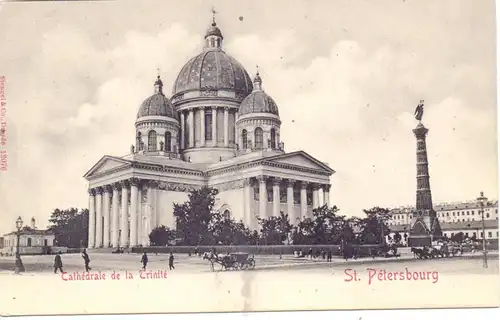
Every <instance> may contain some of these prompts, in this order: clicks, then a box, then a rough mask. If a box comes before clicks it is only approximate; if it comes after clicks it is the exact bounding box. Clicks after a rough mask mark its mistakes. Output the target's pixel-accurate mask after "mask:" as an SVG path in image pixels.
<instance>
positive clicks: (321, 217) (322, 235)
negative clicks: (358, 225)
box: [292, 205, 355, 245]
mask: <svg viewBox="0 0 500 320" xmlns="http://www.w3.org/2000/svg"><path fill="white" fill-rule="evenodd" d="M338 211H339V209H338V208H337V207H336V206H332V207H328V206H326V205H325V206H323V207H319V208H316V209H314V210H313V217H312V218H306V219H304V220H302V221H301V222H299V224H298V225H297V227H296V228H294V230H293V232H292V241H293V244H305V245H315V244H339V243H340V242H341V241H342V240H345V241H351V242H352V240H353V239H354V238H355V237H354V231H353V229H352V226H351V220H349V219H346V217H345V216H343V215H338V214H337V213H338Z"/></svg>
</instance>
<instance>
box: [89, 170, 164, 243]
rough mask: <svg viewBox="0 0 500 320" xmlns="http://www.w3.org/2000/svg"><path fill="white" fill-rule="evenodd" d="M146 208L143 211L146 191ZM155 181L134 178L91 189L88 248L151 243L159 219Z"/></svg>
mask: <svg viewBox="0 0 500 320" xmlns="http://www.w3.org/2000/svg"><path fill="white" fill-rule="evenodd" d="M144 191H145V192H146V193H147V195H146V197H145V198H146V199H145V200H146V201H147V204H146V206H147V208H149V210H146V211H145V212H143V210H142V200H143V198H144V197H143V192H144ZM157 192H158V185H157V183H156V182H155V181H149V180H139V179H136V178H131V179H127V180H122V181H120V182H115V183H112V184H107V185H103V186H99V187H96V188H91V189H89V239H88V247H89V248H101V247H105V248H107V247H126V246H131V247H133V246H137V245H139V244H142V245H148V233H149V231H150V230H151V229H153V228H154V226H155V225H156V224H157V222H158V217H157V212H156V204H155V202H156V201H155V200H156V198H157Z"/></svg>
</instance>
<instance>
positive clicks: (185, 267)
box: [0, 253, 499, 274]
mask: <svg viewBox="0 0 500 320" xmlns="http://www.w3.org/2000/svg"><path fill="white" fill-rule="evenodd" d="M61 257H62V261H63V270H64V271H66V272H74V271H78V272H81V271H84V263H83V259H82V257H81V255H80V254H62V255H61ZM481 257H482V256H481V254H480V253H475V254H474V256H472V255H471V254H464V256H462V257H458V256H457V257H450V258H441V259H433V260H418V259H414V258H413V257H411V256H410V257H403V258H388V259H387V258H376V259H372V258H362V259H358V260H348V261H345V260H343V259H340V258H336V259H333V261H332V262H326V260H322V259H318V260H314V259H313V260H311V259H306V258H293V257H291V256H282V258H281V259H280V257H279V255H256V256H255V260H256V267H255V270H253V271H250V270H249V271H230V272H256V271H259V272H264V271H277V270H287V271H303V272H332V271H333V272H339V271H343V270H344V269H346V268H354V267H362V268H365V267H370V268H385V269H391V270H392V269H398V268H401V266H402V265H404V266H412V267H413V266H414V267H417V268H423V269H432V270H437V271H439V272H442V273H449V274H469V273H471V274H477V273H482V272H484V271H483V270H482V260H481ZM90 259H91V263H90V266H91V267H92V271H106V272H109V271H125V270H127V271H132V270H136V271H138V270H140V269H141V267H142V265H141V262H140V261H141V255H140V254H132V253H131V254H127V253H124V254H110V253H94V254H92V253H91V254H90ZM148 259H149V263H148V267H147V268H148V269H150V270H157V269H168V255H167V254H158V255H155V254H149V255H148ZM22 260H23V263H24V266H25V268H26V272H28V273H32V272H35V273H52V272H53V271H54V270H53V261H54V255H43V256H23V257H22ZM489 260H490V263H489V268H488V269H487V270H486V272H487V273H490V274H497V273H498V270H499V269H498V254H497V253H491V254H490V258H489ZM7 270H14V258H13V257H0V272H5V271H7ZM215 270H216V271H219V270H221V267H220V265H217V264H215ZM175 272H176V273H193V272H195V273H199V272H212V271H211V269H210V263H209V261H208V260H203V259H202V258H201V257H195V256H191V257H189V256H188V255H186V254H182V255H181V254H178V255H176V256H175ZM228 272H229V271H228Z"/></svg>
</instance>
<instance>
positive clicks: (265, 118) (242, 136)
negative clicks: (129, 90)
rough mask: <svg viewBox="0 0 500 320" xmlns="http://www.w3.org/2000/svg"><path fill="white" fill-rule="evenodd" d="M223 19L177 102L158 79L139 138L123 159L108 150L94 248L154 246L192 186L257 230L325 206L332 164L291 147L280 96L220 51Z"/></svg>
mask: <svg viewBox="0 0 500 320" xmlns="http://www.w3.org/2000/svg"><path fill="white" fill-rule="evenodd" d="M222 43H223V35H222V32H221V30H220V29H219V28H218V27H217V25H216V23H215V21H214V22H213V23H212V24H211V26H210V27H209V29H208V30H207V33H206V35H205V43H204V48H203V51H202V52H201V53H200V54H198V55H197V56H195V57H193V58H192V59H190V60H189V61H188V62H187V63H186V64H185V65H184V67H182V69H181V71H180V72H179V75H178V76H177V79H176V81H175V83H174V85H173V93H172V95H171V98H170V99H169V98H168V97H167V96H166V94H165V93H164V87H163V82H162V80H161V79H160V77H159V76H158V78H157V80H156V82H155V83H154V93H153V95H151V96H150V97H148V98H147V99H146V100H144V102H143V103H142V104H141V106H140V107H139V110H138V113H137V119H136V121H135V129H136V139H135V143H134V144H133V145H132V146H131V148H130V153H129V154H128V155H126V156H124V157H114V156H104V157H102V158H101V159H100V160H99V161H98V162H97V163H96V164H95V165H94V166H93V167H92V168H91V169H90V170H89V171H88V172H87V173H86V174H85V176H84V177H85V178H86V179H87V180H88V181H89V224H88V225H89V241H88V247H89V248H101V247H134V246H137V245H142V246H147V245H148V244H149V236H148V235H149V233H150V231H151V230H152V229H154V228H155V227H156V226H158V225H165V226H167V227H170V228H175V219H174V216H173V203H183V202H185V201H187V199H188V194H189V192H191V191H192V190H195V189H197V188H201V187H203V186H210V187H214V188H216V189H218V191H219V194H218V195H217V199H216V207H217V209H218V210H220V212H221V213H223V214H224V215H226V216H229V217H231V218H234V219H235V220H237V221H238V220H242V221H243V222H244V223H245V225H246V226H248V227H250V228H251V229H253V230H256V229H258V220H257V219H258V217H260V218H267V217H270V216H278V215H279V214H280V212H284V213H286V214H288V216H289V217H290V221H291V222H292V223H293V224H296V223H297V221H300V220H301V219H304V218H306V217H311V216H312V209H313V208H316V207H319V206H321V205H323V204H327V203H328V201H329V198H330V193H329V192H330V176H331V175H332V174H333V173H334V170H332V169H331V168H330V167H329V166H328V165H327V164H325V163H323V162H321V161H319V160H317V159H315V158H314V157H312V156H310V155H309V154H307V153H306V152H303V151H296V152H290V153H286V152H285V148H284V143H283V142H282V141H281V139H280V127H281V121H280V117H279V111H278V107H277V105H276V103H275V101H274V100H273V99H272V98H271V97H270V96H269V95H268V94H267V93H266V92H264V90H263V88H262V79H261V77H260V75H259V73H258V72H257V74H256V75H255V77H254V79H253V81H252V80H251V78H250V76H249V75H248V73H247V71H246V70H245V69H244V67H243V66H242V65H241V64H240V63H239V62H238V61H236V60H235V59H234V58H233V57H231V56H230V55H228V54H227V53H225V52H224V51H223V49H222Z"/></svg>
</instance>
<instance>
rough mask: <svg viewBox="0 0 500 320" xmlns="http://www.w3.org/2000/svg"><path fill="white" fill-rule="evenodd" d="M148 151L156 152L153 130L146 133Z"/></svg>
mask: <svg viewBox="0 0 500 320" xmlns="http://www.w3.org/2000/svg"><path fill="white" fill-rule="evenodd" d="M148 151H156V131H154V130H151V131H149V133H148Z"/></svg>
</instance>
